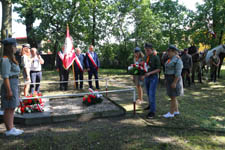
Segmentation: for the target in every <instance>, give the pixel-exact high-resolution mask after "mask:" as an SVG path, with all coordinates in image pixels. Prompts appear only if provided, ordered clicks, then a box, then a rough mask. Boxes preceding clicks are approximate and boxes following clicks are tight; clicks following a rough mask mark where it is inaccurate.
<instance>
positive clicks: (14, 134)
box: [5, 128, 22, 136]
mask: <svg viewBox="0 0 225 150" xmlns="http://www.w3.org/2000/svg"><path fill="white" fill-rule="evenodd" d="M20 134H22V133H21V132H18V131H17V130H15V129H13V128H12V129H11V130H9V131H6V132H5V135H6V136H11V135H12V136H17V135H20Z"/></svg>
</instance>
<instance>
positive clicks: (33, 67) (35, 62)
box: [30, 56, 41, 71]
mask: <svg viewBox="0 0 225 150" xmlns="http://www.w3.org/2000/svg"><path fill="white" fill-rule="evenodd" d="M40 57H41V56H40ZM30 71H41V63H40V61H39V59H38V57H37V56H35V57H34V58H33V59H32V62H31V67H30Z"/></svg>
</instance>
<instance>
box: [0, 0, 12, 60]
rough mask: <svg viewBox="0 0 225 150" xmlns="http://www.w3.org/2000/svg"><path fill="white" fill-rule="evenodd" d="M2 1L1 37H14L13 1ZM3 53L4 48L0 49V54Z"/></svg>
mask: <svg viewBox="0 0 225 150" xmlns="http://www.w3.org/2000/svg"><path fill="white" fill-rule="evenodd" d="M1 2H2V29H1V39H2V40H3V39H5V38H7V37H12V3H11V1H10V0H1ZM2 55H3V49H0V56H2Z"/></svg>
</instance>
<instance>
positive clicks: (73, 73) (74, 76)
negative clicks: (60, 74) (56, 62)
mask: <svg viewBox="0 0 225 150" xmlns="http://www.w3.org/2000/svg"><path fill="white" fill-rule="evenodd" d="M72 70H73V79H74V81H75V82H74V87H75V88H76V87H77V86H76V78H75V70H74V62H73V64H72Z"/></svg>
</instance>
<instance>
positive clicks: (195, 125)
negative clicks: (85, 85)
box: [0, 68, 225, 150]
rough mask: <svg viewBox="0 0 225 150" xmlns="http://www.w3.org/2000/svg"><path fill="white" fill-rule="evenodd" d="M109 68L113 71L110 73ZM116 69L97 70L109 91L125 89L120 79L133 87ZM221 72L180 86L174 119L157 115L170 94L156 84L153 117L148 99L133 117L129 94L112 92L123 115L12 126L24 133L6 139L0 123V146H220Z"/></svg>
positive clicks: (223, 139) (182, 149)
mask: <svg viewBox="0 0 225 150" xmlns="http://www.w3.org/2000/svg"><path fill="white" fill-rule="evenodd" d="M103 72H104V73H103ZM110 72H114V73H112V75H109V73H110ZM118 72H120V70H114V69H113V70H111V69H109V70H107V69H102V72H101V69H100V76H102V77H106V76H107V77H110V78H111V79H113V80H115V81H116V82H112V83H109V90H110V89H116V88H124V87H123V86H121V85H120V84H119V83H120V82H123V83H124V84H125V85H126V86H130V85H133V83H132V77H131V76H129V75H119V74H118ZM46 75H50V76H49V77H46V80H48V81H55V80H56V79H58V75H57V74H56V73H54V71H53V72H51V71H48V72H44V76H46ZM221 76H222V78H221V79H219V80H218V82H217V83H208V82H206V81H204V83H203V84H199V83H196V84H195V85H194V86H192V87H191V88H187V89H185V96H183V97H179V98H178V99H179V104H180V105H179V108H180V112H181V115H180V116H179V117H176V118H173V119H164V118H163V117H162V115H163V114H164V113H166V112H167V111H168V110H169V98H168V97H167V96H166V92H165V87H164V86H163V85H161V84H160V85H159V86H158V89H157V96H156V99H157V117H156V118H155V119H153V120H147V119H145V116H146V114H147V112H146V111H143V110H142V108H144V107H145V106H146V105H147V103H145V104H143V105H141V106H137V109H138V111H137V113H138V115H137V116H133V115H132V110H133V106H132V94H131V93H126V92H124V93H114V94H110V97H111V99H112V100H114V101H115V102H117V103H118V104H120V105H122V106H123V107H124V108H125V109H126V110H127V115H126V116H124V117H116V118H107V119H95V120H89V121H84V122H82V121H76V122H73V121H71V122H62V123H57V124H49V125H39V126H22V125H17V126H19V127H20V128H22V129H24V130H25V134H23V135H22V136H19V137H5V136H4V135H3V131H4V129H5V128H4V125H3V124H0V130H1V134H0V145H1V147H0V149H3V150H5V149H8V150H14V149H15V150H22V149H25V150H29V149H37V150H51V149H54V150H61V149H65V150H71V149H76V150H86V149H92V150H223V149H225V132H224V131H225V118H224V117H225V99H224V97H225V90H224V87H225V68H224V70H223V71H222V74H221ZM85 78H87V76H85ZM46 87H47V85H46ZM42 88H45V87H42ZM51 88H52V89H54V88H55V87H54V86H52V87H51ZM71 91H72V89H71ZM71 91H69V92H71ZM44 93H45V95H46V94H49V93H48V92H44ZM145 98H146V95H145ZM199 129H200V130H199ZM205 129H207V130H211V131H207V130H205ZM219 131H223V132H219Z"/></svg>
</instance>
